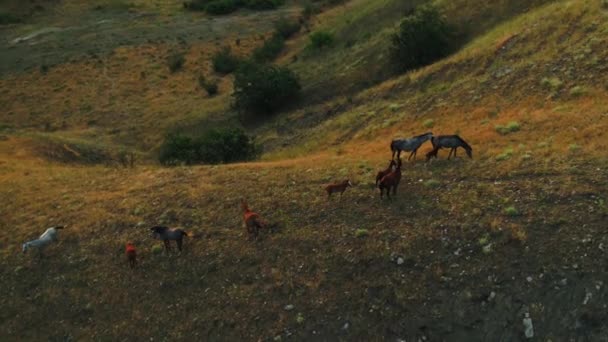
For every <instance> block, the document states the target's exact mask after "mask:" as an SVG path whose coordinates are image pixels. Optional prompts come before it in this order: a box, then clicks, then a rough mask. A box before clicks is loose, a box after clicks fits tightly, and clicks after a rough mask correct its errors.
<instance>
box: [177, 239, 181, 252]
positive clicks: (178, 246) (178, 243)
mask: <svg viewBox="0 0 608 342" xmlns="http://www.w3.org/2000/svg"><path fill="white" fill-rule="evenodd" d="M175 242H177V249H178V250H179V251H180V252H181V251H182V239H181V238H179V239H177V240H175Z"/></svg>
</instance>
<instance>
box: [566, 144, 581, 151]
mask: <svg viewBox="0 0 608 342" xmlns="http://www.w3.org/2000/svg"><path fill="white" fill-rule="evenodd" d="M580 149H581V146H580V145H579V144H576V143H575V144H570V145H568V151H570V152H578V151H580Z"/></svg>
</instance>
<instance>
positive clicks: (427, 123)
mask: <svg viewBox="0 0 608 342" xmlns="http://www.w3.org/2000/svg"><path fill="white" fill-rule="evenodd" d="M422 126H424V128H433V126H435V120H433V119H426V120H424V122H423V123H422Z"/></svg>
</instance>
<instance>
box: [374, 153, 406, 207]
mask: <svg viewBox="0 0 608 342" xmlns="http://www.w3.org/2000/svg"><path fill="white" fill-rule="evenodd" d="M400 181H401V159H399V160H398V162H397V167H396V168H395V171H392V172H391V173H389V174H388V175H386V176H384V177H382V179H381V180H380V183H379V184H378V188H380V199H382V195H383V194H384V189H386V196H388V198H389V199H390V198H391V188H393V195H397V187H398V186H399V182H400Z"/></svg>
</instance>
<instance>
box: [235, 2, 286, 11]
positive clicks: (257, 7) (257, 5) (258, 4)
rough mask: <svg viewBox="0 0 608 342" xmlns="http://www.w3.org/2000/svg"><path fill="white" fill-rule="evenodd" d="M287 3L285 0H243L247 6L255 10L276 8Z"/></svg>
mask: <svg viewBox="0 0 608 342" xmlns="http://www.w3.org/2000/svg"><path fill="white" fill-rule="evenodd" d="M284 3H285V0H243V5H244V6H245V7H246V8H249V9H254V10H269V9H275V8H277V7H279V6H281V5H283V4H284Z"/></svg>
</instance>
